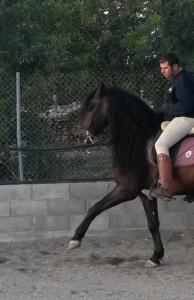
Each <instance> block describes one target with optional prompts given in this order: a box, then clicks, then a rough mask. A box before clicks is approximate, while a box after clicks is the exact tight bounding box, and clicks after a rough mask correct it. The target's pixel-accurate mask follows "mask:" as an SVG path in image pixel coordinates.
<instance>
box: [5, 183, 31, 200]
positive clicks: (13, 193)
mask: <svg viewBox="0 0 194 300" xmlns="http://www.w3.org/2000/svg"><path fill="white" fill-rule="evenodd" d="M31 188H32V187H31V185H29V184H26V185H25V184H19V185H0V201H4V200H26V199H31V197H32V192H31Z"/></svg>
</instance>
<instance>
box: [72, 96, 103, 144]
mask: <svg viewBox="0 0 194 300" xmlns="http://www.w3.org/2000/svg"><path fill="white" fill-rule="evenodd" d="M92 102H95V103H97V105H96V106H95V109H94V112H93V115H92V117H91V118H90V120H89V122H88V125H87V126H81V125H79V124H78V125H77V127H78V128H80V129H83V130H85V133H86V138H85V140H84V143H85V144H86V143H87V140H89V141H90V142H91V143H92V144H94V141H93V139H92V137H91V135H90V132H89V130H88V128H89V127H90V125H91V124H92V122H93V120H94V117H95V115H96V112H97V109H98V106H99V104H100V100H99V99H93V100H92Z"/></svg>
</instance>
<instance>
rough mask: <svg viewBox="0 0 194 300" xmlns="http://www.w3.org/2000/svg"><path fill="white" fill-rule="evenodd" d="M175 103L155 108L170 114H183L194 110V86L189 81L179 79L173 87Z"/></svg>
mask: <svg viewBox="0 0 194 300" xmlns="http://www.w3.org/2000/svg"><path fill="white" fill-rule="evenodd" d="M175 97H176V99H177V103H174V104H167V105H163V106H161V107H160V108H159V109H157V111H158V112H160V113H165V114H168V115H171V116H184V115H185V114H188V113H190V112H192V111H193V112H194V87H193V85H192V83H190V82H189V81H181V82H180V83H179V84H178V85H177V86H176V88H175Z"/></svg>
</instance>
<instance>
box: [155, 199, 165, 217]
mask: <svg viewBox="0 0 194 300" xmlns="http://www.w3.org/2000/svg"><path fill="white" fill-rule="evenodd" d="M166 202H167V201H163V200H161V199H158V202H157V203H158V212H159V214H160V213H161V212H165V211H166Z"/></svg>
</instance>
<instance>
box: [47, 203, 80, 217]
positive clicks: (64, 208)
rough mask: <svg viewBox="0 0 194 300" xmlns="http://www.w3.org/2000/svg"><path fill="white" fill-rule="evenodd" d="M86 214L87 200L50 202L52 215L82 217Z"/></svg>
mask: <svg viewBox="0 0 194 300" xmlns="http://www.w3.org/2000/svg"><path fill="white" fill-rule="evenodd" d="M85 213H86V200H62V201H53V200H51V201H49V214H50V215H81V214H85Z"/></svg>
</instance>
